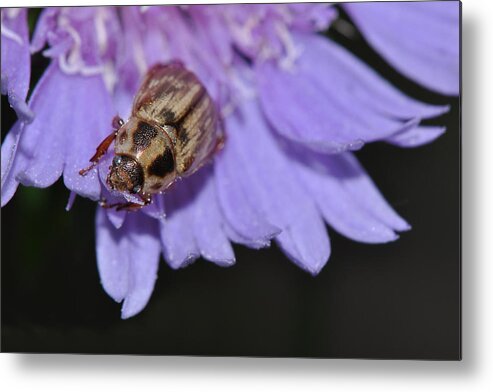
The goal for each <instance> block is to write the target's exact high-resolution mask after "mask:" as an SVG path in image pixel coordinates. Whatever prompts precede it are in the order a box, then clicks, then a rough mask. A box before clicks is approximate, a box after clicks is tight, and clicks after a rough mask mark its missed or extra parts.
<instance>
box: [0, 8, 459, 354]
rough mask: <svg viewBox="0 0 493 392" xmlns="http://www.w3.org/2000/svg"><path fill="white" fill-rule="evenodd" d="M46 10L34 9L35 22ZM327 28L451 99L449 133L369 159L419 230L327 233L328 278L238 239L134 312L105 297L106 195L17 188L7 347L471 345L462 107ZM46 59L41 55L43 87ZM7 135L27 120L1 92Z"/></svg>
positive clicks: (336, 349) (370, 149)
mask: <svg viewBox="0 0 493 392" xmlns="http://www.w3.org/2000/svg"><path fill="white" fill-rule="evenodd" d="M36 14H37V12H31V15H30V16H31V19H32V20H34V19H35V17H36ZM343 21H345V22H348V20H347V17H346V16H345V15H344V13H343V14H342V16H341V19H340V20H338V21H337V22H336V23H335V24H334V25H333V28H331V30H330V31H329V32H328V33H327V35H328V36H330V37H331V38H332V39H335V40H336V41H338V42H340V43H341V44H343V45H345V46H346V47H348V49H349V50H351V51H353V52H354V53H355V54H356V55H357V56H359V57H361V58H362V59H364V60H365V61H367V62H368V63H369V64H371V65H372V66H373V67H374V68H375V69H377V71H378V72H380V73H381V74H382V75H384V76H385V77H386V78H387V79H389V80H390V81H391V82H392V83H393V84H395V85H396V86H398V87H399V88H400V89H402V90H403V91H405V92H406V93H408V94H409V95H411V96H413V97H415V98H418V99H421V100H423V101H426V102H431V103H437V104H443V103H448V104H450V105H452V109H451V111H450V113H448V114H446V115H444V116H442V117H440V118H437V119H434V120H433V121H429V122H428V123H430V124H443V125H446V126H447V132H446V134H445V135H444V136H442V137H441V138H440V139H438V140H437V141H436V142H434V143H432V144H430V145H427V146H424V147H421V148H418V149H400V148H397V147H393V146H390V145H386V144H384V143H374V144H371V145H369V146H366V147H365V148H364V149H363V150H362V151H360V152H358V153H357V155H358V157H359V159H360V160H361V161H362V163H363V165H364V166H365V167H366V169H367V170H368V172H369V174H370V175H371V177H372V178H373V180H374V181H375V182H376V184H377V185H378V186H379V188H380V190H381V191H382V192H383V194H384V195H385V197H386V198H387V200H388V201H389V202H390V203H391V205H392V206H393V207H394V208H395V209H396V210H397V211H398V212H399V213H400V214H401V215H402V216H403V217H404V218H405V219H406V220H407V221H408V222H410V224H411V225H412V226H413V229H412V230H411V231H410V232H406V233H403V234H402V235H401V238H400V239H399V240H398V241H396V242H394V243H390V244H384V245H365V244H359V243H356V242H353V241H350V240H348V239H345V238H344V237H341V236H339V235H338V234H337V233H335V232H334V231H333V230H331V229H329V234H330V238H331V243H332V256H331V258H330V260H329V263H328V264H327V265H326V266H325V268H324V269H323V270H322V272H321V273H320V274H319V275H318V276H317V277H311V276H310V275H308V274H306V273H305V272H303V271H302V270H300V269H299V268H297V267H295V266H294V265H293V264H292V263H291V262H289V261H288V260H287V259H286V257H285V256H284V255H283V254H282V253H281V252H280V251H279V249H278V248H277V247H276V246H275V245H274V246H272V247H271V248H270V249H264V250H260V251H255V250H250V249H247V248H244V247H241V246H235V252H236V256H237V263H236V265H235V266H234V267H232V268H220V267H217V266H215V265H213V264H211V263H208V262H205V261H203V260H199V261H198V262H196V263H195V264H194V265H192V266H190V267H188V268H185V269H183V270H179V271H173V270H171V269H170V268H169V267H168V266H167V265H166V264H165V263H164V262H161V264H160V270H159V277H158V280H157V282H156V287H155V290H154V293H153V295H152V297H151V300H150V302H149V304H148V306H147V307H146V308H145V309H144V311H143V312H142V313H140V314H139V315H137V316H136V317H133V318H131V319H129V320H121V319H120V305H119V304H117V303H115V302H114V301H113V300H112V299H111V298H110V297H108V296H107V295H106V294H105V292H104V291H103V288H102V286H101V285H100V282H99V276H98V272H97V267H96V260H95V247H94V245H95V244H94V214H95V207H96V206H95V203H93V202H91V201H89V200H87V199H82V198H77V200H76V203H75V205H74V207H73V209H72V210H71V211H70V212H65V209H64V207H65V205H66V202H67V198H68V191H67V190H66V189H65V188H64V186H63V184H62V183H61V181H59V182H58V183H57V184H56V185H55V186H53V187H51V188H48V189H35V188H24V187H19V190H18V191H17V193H16V195H15V196H14V198H13V199H12V200H11V201H10V203H9V204H8V205H7V206H6V207H4V208H3V209H2V231H1V240H2V248H1V256H2V263H1V305H2V308H1V317H2V330H1V344H2V351H10V352H12V351H14V352H19V351H20V352H79V353H132V354H172V355H175V354H176V355H229V356H309V357H344V358H347V357H351V358H388V359H390V358H400V359H405V358H407V359H448V360H454V359H455V360H456V359H460V356H461V344H460V128H459V123H460V107H459V99H456V98H447V97H442V96H439V95H436V94H433V93H431V92H429V91H426V90H424V89H423V88H421V87H419V86H417V85H415V84H413V83H412V82H411V81H409V80H407V79H406V78H404V77H403V76H401V75H399V74H398V73H396V72H395V71H394V70H392V68H391V67H390V66H389V65H388V64H386V63H385V61H384V60H382V59H381V58H380V57H379V56H378V55H377V54H375V53H374V52H373V51H372V50H371V49H370V48H369V47H368V45H367V44H366V43H365V42H364V40H363V39H362V38H361V37H360V36H359V35H358V34H356V35H354V36H352V37H351V38H347V37H345V36H343V35H341V34H340V33H339V29H338V26H340V23H344V22H343ZM46 65H47V62H46V59H44V58H43V57H42V56H40V55H37V56H35V57H34V58H33V84H34V83H35V82H36V81H37V79H38V78H39V76H40V75H41V73H42V71H43V69H44V67H45V66H46ZM1 107H2V116H1V128H2V140H3V137H4V136H5V134H6V132H7V131H8V129H9V128H10V127H11V125H12V123H13V122H14V121H15V114H14V113H13V111H12V110H11V109H10V108H9V106H8V102H7V100H6V99H5V97H4V96H2V106H1Z"/></svg>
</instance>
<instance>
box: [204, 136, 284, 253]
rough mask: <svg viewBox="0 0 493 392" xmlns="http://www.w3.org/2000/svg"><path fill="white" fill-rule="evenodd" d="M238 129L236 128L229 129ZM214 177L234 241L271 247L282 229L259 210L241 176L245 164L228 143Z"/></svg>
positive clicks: (218, 158) (220, 155)
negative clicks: (272, 240)
mask: <svg viewBox="0 0 493 392" xmlns="http://www.w3.org/2000/svg"><path fill="white" fill-rule="evenodd" d="M229 132H230V133H232V132H235V130H234V129H230V130H229ZM214 169H215V173H214V179H215V183H216V191H217V196H218V199H219V205H220V206H221V210H222V212H223V214H224V217H225V220H226V221H227V222H228V223H229V226H230V227H231V228H232V229H233V230H230V232H231V231H232V232H233V233H235V234H237V235H234V234H233V235H234V238H232V237H230V238H231V239H232V240H235V241H238V242H240V243H243V244H245V245H249V244H252V245H253V247H255V248H257V247H262V246H268V245H269V243H270V240H271V239H272V238H274V237H275V236H276V235H277V234H279V233H280V231H281V230H280V229H279V228H277V227H276V226H274V225H273V224H271V223H270V222H269V221H268V220H266V219H265V218H264V216H263V215H262V214H261V213H260V212H259V211H258V208H257V203H256V200H254V198H253V196H252V195H251V193H250V192H249V189H248V188H246V187H245V184H244V182H243V181H242V179H241V176H242V172H243V166H242V165H241V163H240V162H238V160H237V159H236V155H235V151H234V150H233V149H232V148H231V147H230V146H229V143H226V145H225V147H224V149H223V150H222V151H221V153H220V154H219V155H218V156H217V157H216V160H215V165H214Z"/></svg>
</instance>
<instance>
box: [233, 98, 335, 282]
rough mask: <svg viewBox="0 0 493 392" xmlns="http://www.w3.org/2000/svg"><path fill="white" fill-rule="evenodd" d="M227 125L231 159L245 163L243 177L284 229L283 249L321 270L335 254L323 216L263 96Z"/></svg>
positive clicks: (259, 206)
mask: <svg viewBox="0 0 493 392" xmlns="http://www.w3.org/2000/svg"><path fill="white" fill-rule="evenodd" d="M226 126H227V128H228V129H229V130H230V133H229V136H228V145H229V146H228V148H229V149H231V153H230V154H229V155H227V157H229V159H230V160H229V161H228V162H227V163H225V164H228V163H229V165H236V166H238V167H241V168H242V169H243V170H242V171H241V172H238V176H237V178H238V181H239V182H241V183H242V185H243V188H244V189H248V193H249V194H250V195H251V198H252V200H255V203H256V206H257V209H258V211H259V212H261V214H262V216H265V217H266V219H267V220H268V221H269V222H272V223H273V224H274V225H275V226H276V227H279V228H281V229H282V232H281V233H280V234H279V235H278V236H277V237H276V242H277V243H278V244H279V246H280V247H281V248H282V250H283V251H284V252H285V253H286V254H287V255H288V256H289V257H290V258H291V259H292V260H293V261H294V262H295V263H296V264H297V265H299V266H300V267H301V268H303V269H305V270H307V271H308V272H310V273H312V274H317V273H318V272H319V271H320V269H321V268H322V267H323V266H324V265H325V263H326V262H327V260H328V258H329V255H330V244H329V239H328V236H327V231H326V229H325V225H324V222H323V219H322V217H321V216H320V214H319V213H318V211H317V209H316V207H315V204H314V202H313V200H312V199H311V198H310V197H309V196H308V195H307V194H306V193H305V192H304V191H303V190H302V189H301V188H300V186H299V181H298V178H297V176H296V174H295V173H293V170H292V165H291V163H290V162H289V161H288V157H287V156H286V155H285V154H284V153H283V151H282V150H281V148H280V146H279V144H278V142H277V140H276V139H275V137H274V134H273V133H272V130H271V129H270V128H269V127H268V125H267V123H266V120H265V119H264V118H263V116H262V113H261V112H260V109H259V108H258V105H257V102H256V101H253V100H249V101H246V102H244V103H243V104H242V106H241V112H237V113H236V114H235V115H232V116H229V117H228V118H227V119H226ZM233 159H234V160H235V163H234V162H233V161H232V160H233Z"/></svg>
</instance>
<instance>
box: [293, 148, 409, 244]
mask: <svg viewBox="0 0 493 392" xmlns="http://www.w3.org/2000/svg"><path fill="white" fill-rule="evenodd" d="M291 151H292V152H293V156H294V157H295V158H296V159H294V160H293V163H294V164H295V167H296V169H297V171H298V172H299V173H300V176H301V178H302V180H303V183H304V184H305V185H306V186H307V188H308V189H309V190H310V192H311V194H312V195H313V196H314V197H315V199H316V200H317V204H318V206H319V208H320V210H321V211H322V213H323V215H324V218H325V219H326V220H327V222H328V223H329V224H330V225H331V226H332V227H334V229H336V230H337V231H339V232H340V233H341V234H343V235H345V236H347V237H349V238H351V239H354V240H356V241H361V242H368V243H382V242H388V241H393V240H395V239H397V238H398V237H397V235H396V234H395V233H394V231H403V230H408V229H409V225H408V224H407V222H405V221H404V220H403V219H402V218H401V217H400V216H399V215H398V214H397V213H396V212H395V211H394V210H393V209H392V207H390V206H389V204H388V203H387V202H386V201H385V199H384V198H383V197H382V195H381V194H380V192H379V191H378V189H377V188H376V186H375V185H374V184H373V182H372V181H371V179H370V178H369V177H368V175H367V174H366V172H365V171H364V169H363V168H362V167H361V165H360V164H359V162H358V161H357V159H356V158H355V157H354V156H353V155H352V154H350V153H346V154H340V155H337V156H335V155H334V156H322V155H311V156H309V155H306V154H304V153H303V152H302V151H300V150H299V149H295V148H293V147H292V148H291Z"/></svg>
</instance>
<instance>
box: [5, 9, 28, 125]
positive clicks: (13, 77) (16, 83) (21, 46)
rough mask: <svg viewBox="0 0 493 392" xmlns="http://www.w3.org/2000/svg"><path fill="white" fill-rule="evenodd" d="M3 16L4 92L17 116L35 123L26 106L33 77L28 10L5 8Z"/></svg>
mask: <svg viewBox="0 0 493 392" xmlns="http://www.w3.org/2000/svg"><path fill="white" fill-rule="evenodd" d="M1 13H2V33H1V37H2V40H1V41H2V42H1V43H2V45H1V46H2V48H1V60H2V67H1V68H2V76H1V92H2V94H7V96H8V98H9V103H10V105H11V106H12V107H13V108H14V110H15V112H16V113H17V117H18V118H19V119H20V120H22V121H26V122H31V121H32V119H33V118H34V113H33V112H32V110H31V109H29V107H28V106H27V105H26V103H25V100H26V96H27V91H28V89H29V80H30V77H31V55H30V53H29V32H28V26H27V9H25V8H24V9H22V8H21V9H14V8H10V9H7V8H4V9H2V10H1Z"/></svg>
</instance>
